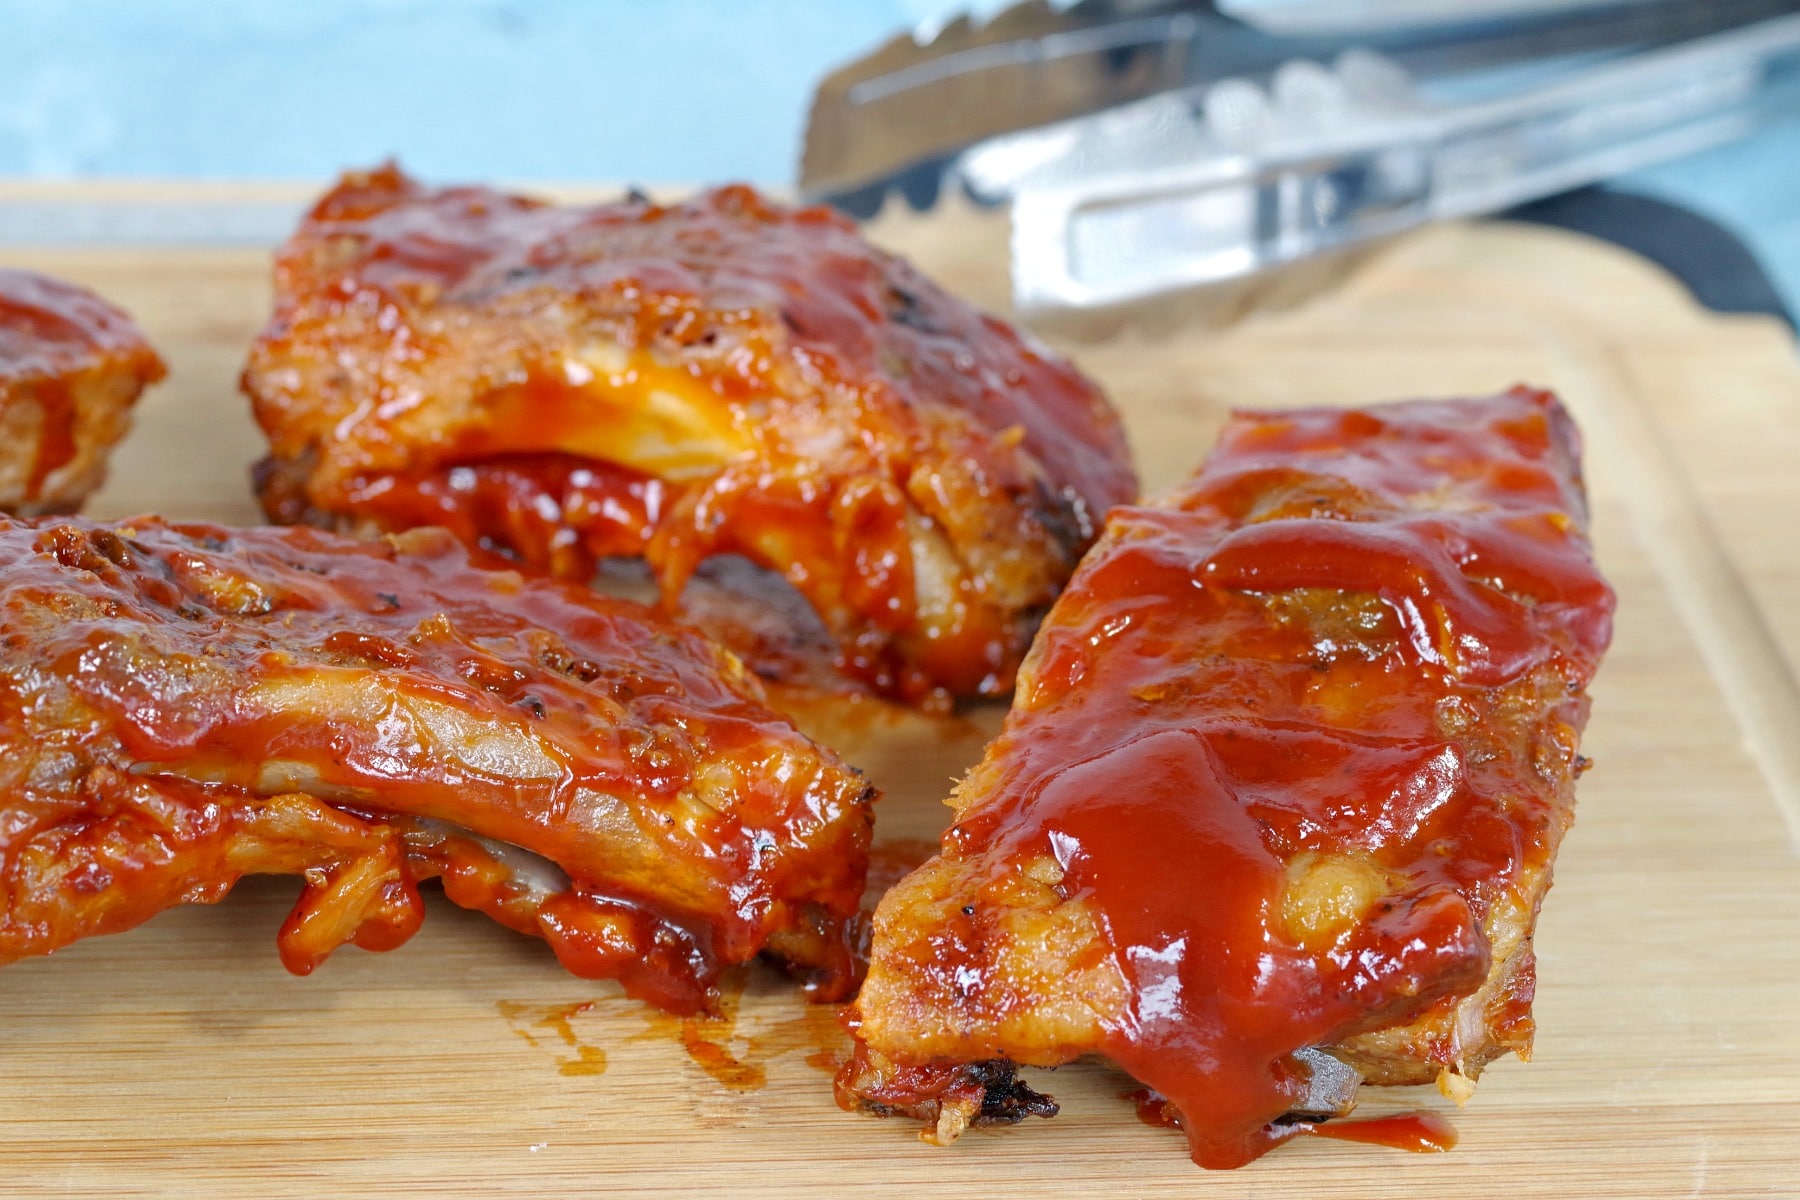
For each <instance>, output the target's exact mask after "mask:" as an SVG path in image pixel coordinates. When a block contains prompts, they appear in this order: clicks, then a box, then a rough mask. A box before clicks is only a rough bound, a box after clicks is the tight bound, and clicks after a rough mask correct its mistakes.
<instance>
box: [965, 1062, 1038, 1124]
mask: <svg viewBox="0 0 1800 1200" xmlns="http://www.w3.org/2000/svg"><path fill="white" fill-rule="evenodd" d="M965 1078H967V1079H968V1081H969V1082H970V1083H973V1084H976V1085H978V1086H979V1087H980V1088H981V1111H980V1112H979V1113H978V1114H976V1117H975V1124H977V1125H1017V1124H1018V1123H1019V1122H1020V1121H1023V1120H1024V1119H1025V1118H1026V1117H1054V1116H1055V1115H1056V1114H1057V1112H1058V1111H1059V1107H1058V1105H1057V1103H1056V1101H1055V1100H1053V1099H1051V1098H1050V1097H1049V1096H1046V1095H1044V1094H1043V1093H1042V1092H1039V1091H1036V1090H1034V1089H1033V1088H1032V1087H1030V1086H1029V1085H1028V1084H1026V1083H1025V1082H1024V1081H1023V1080H1021V1079H1020V1078H1019V1069H1018V1067H1017V1066H1015V1065H1014V1064H1013V1063H1012V1062H1011V1060H1009V1059H1004V1058H990V1059H988V1060H987V1061H985V1062H978V1063H970V1064H969V1066H968V1068H967V1069H966V1072H965Z"/></svg>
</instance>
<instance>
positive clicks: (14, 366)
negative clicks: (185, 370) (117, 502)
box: [0, 268, 163, 514]
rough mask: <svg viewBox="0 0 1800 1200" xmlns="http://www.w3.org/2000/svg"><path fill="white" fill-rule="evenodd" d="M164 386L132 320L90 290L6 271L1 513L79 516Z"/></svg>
mask: <svg viewBox="0 0 1800 1200" xmlns="http://www.w3.org/2000/svg"><path fill="white" fill-rule="evenodd" d="M162 377H163V364H162V360H161V359H160V358H158V357H157V356H156V352H155V351H154V350H152V349H151V348H150V343H149V342H147V341H145V340H144V335H143V334H142V333H141V332H140V331H139V330H138V327H137V326H136V325H134V324H133V323H132V321H131V318H130V317H128V316H126V315H125V314H124V313H122V312H120V311H119V310H118V309H116V308H114V307H113V306H112V305H110V304H108V303H107V302H106V301H104V300H102V299H101V298H100V297H98V296H96V295H94V294H93V293H92V292H90V291H88V290H87V289H86V288H80V287H76V286H75V285H74V284H72V283H64V282H62V281H61V280H58V279H50V278H48V277H46V276H43V275H37V274H34V273H32V272H30V271H16V270H10V269H6V268H0V512H9V513H27V514H29V513H46V512H71V511H73V510H75V509H77V508H80V507H81V505H82V502H83V501H85V500H86V499H87V498H88V495H89V494H90V493H91V492H93V491H94V489H95V488H98V487H99V486H100V484H101V482H102V481H104V480H105V478H106V456H107V453H108V452H109V451H110V450H111V449H112V448H113V446H114V445H115V444H116V443H117V442H118V440H119V439H120V438H122V437H124V436H125V431H126V429H128V428H129V427H130V424H131V406H132V405H133V404H135V403H137V398H138V394H139V393H140V392H142V391H143V390H144V388H145V387H146V386H148V385H149V384H152V383H155V382H156V381H157V380H159V379H161V378H162Z"/></svg>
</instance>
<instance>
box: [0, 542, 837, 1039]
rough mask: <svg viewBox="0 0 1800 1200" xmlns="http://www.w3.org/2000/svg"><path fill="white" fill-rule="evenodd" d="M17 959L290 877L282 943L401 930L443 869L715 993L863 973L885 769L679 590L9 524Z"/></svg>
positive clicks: (7, 797) (312, 944)
mask: <svg viewBox="0 0 1800 1200" xmlns="http://www.w3.org/2000/svg"><path fill="white" fill-rule="evenodd" d="M0 561H4V562H5V564H6V567H5V569H4V571H3V572H0V962H7V961H11V960H14V959H18V958H21V957H24V956H26V955H33V954H45V953H48V952H50V951H52V950H55V949H57V948H58V947H61V946H65V945H67V944H68V943H70V942H71V941H74V940H75V939H77V938H81V937H85V936H89V935H92V934H98V933H109V932H113V931H117V930H122V929H127V928H130V927H131V926H134V925H136V924H138V923H140V922H142V921H144V920H145V919H147V918H148V917H150V916H152V915H153V914H155V913H156V912H158V911H160V910H162V909H163V908H166V907H168V906H170V905H172V904H177V903H184V902H195V901H201V902H210V901H214V900H218V899H219V898H221V897H222V896H224V894H225V893H226V892H228V891H229V890H230V888H231V887H232V885H233V883H234V882H235V881H236V880H237V879H238V878H239V877H241V876H243V875H245V874H249V873H252V872H297V873H302V874H304V875H305V877H306V881H307V882H306V887H305V890H304V892H303V894H302V896H301V899H300V901H299V903H298V905H297V907H296V908H295V910H294V913H293V916H292V917H290V918H289V920H288V922H287V924H286V926H285V927H284V928H283V929H282V931H281V936H280V943H279V944H280V948H281V953H282V958H283V961H284V962H285V963H286V965H287V966H288V967H289V969H291V970H293V971H296V972H298V973H302V974H304V973H306V972H308V971H310V970H311V969H312V968H313V967H314V966H315V965H316V964H317V963H319V962H320V961H321V960H322V959H323V958H324V957H325V956H326V955H327V954H328V953H329V952H330V951H331V950H332V948H333V947H335V946H337V945H339V944H340V943H342V942H345V941H355V942H357V943H358V944H359V945H363V946H367V947H369V948H372V949H382V948H387V947H390V946H394V945H397V944H399V943H400V942H402V941H404V940H406V938H407V937H408V936H409V935H410V934H411V933H412V932H413V931H414V930H415V929H416V928H417V926H418V924H419V921H420V918H421V915H422V910H421V907H420V900H419V893H418V887H417V885H418V882H419V881H420V880H422V879H426V878H430V877H436V876H441V877H442V878H443V880H444V889H445V892H446V893H447V894H448V895H449V896H450V898H451V899H452V900H454V901H456V902H457V903H459V904H464V905H466V906H469V907H473V908H478V909H481V910H483V911H486V912H489V913H490V914H492V915H493V916H495V917H496V918H498V919H499V920H501V921H503V922H505V923H507V924H509V925H511V926H513V927H515V928H518V929H522V930H525V931H527V932H530V933H535V934H537V935H539V936H541V937H543V938H545V939H546V940H547V941H548V942H549V943H550V945H551V947H552V948H553V949H554V950H555V952H556V954H557V956H558V958H560V959H561V960H562V962H563V964H564V965H565V966H567V967H568V968H569V969H570V970H572V971H574V972H575V973H577V974H580V975H584V976H589V977H596V978H601V977H605V978H617V979H619V980H620V981H621V982H622V983H623V985H624V987H625V988H626V990H627V991H629V992H632V993H633V994H635V995H639V996H642V997H645V998H647V999H649V1000H652V1001H654V1002H656V1003H658V1004H661V1005H663V1006H665V1007H668V1008H671V1009H677V1010H693V1009H698V1008H703V1007H705V1006H706V1005H707V1004H708V1003H709V1001H710V999H711V997H712V995H713V994H714V993H713V990H712V989H713V985H714V980H715V976H716V974H717V972H718V970H719V969H720V967H721V966H723V965H725V964H732V963H740V962H744V961H746V960H748V959H750V958H751V957H753V956H755V955H756V954H757V953H759V952H761V951H765V950H766V951H768V952H770V953H771V954H772V955H773V956H774V957H775V958H777V959H779V960H781V961H783V962H785V963H786V964H787V965H789V966H790V967H792V968H794V969H795V970H796V971H798V972H801V973H803V974H807V975H808V976H809V977H810V981H811V982H812V983H813V984H814V985H815V986H816V988H817V989H818V990H819V991H820V992H821V993H822V994H824V995H833V994H842V993H844V992H847V991H848V989H849V988H850V987H851V986H852V983H853V963H852V951H853V949H854V945H853V943H854V932H853V930H854V927H855V922H856V914H857V906H858V900H859V898H860V894H861V891H862V886H863V876H864V872H865V869H866V865H867V848H868V840H869V826H870V801H871V799H872V789H870V788H869V787H868V786H867V785H866V784H865V782H864V781H863V780H862V778H861V777H860V776H859V775H858V774H857V773H856V772H854V771H852V770H851V769H849V768H847V767H845V766H844V765H843V764H842V763H840V762H839V761H838V760H837V759H836V758H835V757H834V756H833V755H832V754H831V753H830V752H829V751H826V750H824V749H822V748H820V747H818V746H816V745H814V744H813V743H811V742H810V741H808V740H807V739H806V738H804V737H802V736H801V735H800V734H799V733H798V732H797V731H796V730H795V729H794V728H793V726H792V725H790V724H789V723H788V722H787V721H786V719H784V718H782V717H780V716H779V715H777V714H776V713H774V712H772V711H771V710H769V709H768V708H767V707H765V706H764V705H763V703H762V702H761V700H760V695H761V690H760V687H759V685H758V683H757V681H756V680H755V679H754V678H753V677H751V676H750V675H749V674H748V673H747V672H746V671H745V670H744V668H743V667H742V665H741V664H740V663H739V662H738V661H737V660H736V659H735V658H734V657H733V656H732V655H730V654H729V653H728V652H726V651H723V650H720V649H718V648H716V647H715V646H713V645H712V644H711V643H709V642H707V641H706V640H705V639H703V638H701V637H700V636H699V635H697V634H695V633H693V632H690V631H687V630H684V629H682V628H680V627H678V626H675V625H673V624H671V623H669V622H667V621H666V620H664V619H663V618H661V617H659V616H658V615H657V614H656V613H655V612H654V611H653V610H651V609H647V608H644V607H642V606H639V605H634V604H630V603H627V602H624V601H618V600H610V599H607V598H604V597H602V596H599V595H597V594H595V593H593V592H591V591H589V590H588V589H586V588H583V587H577V586H573V585H568V584H564V583H560V582H557V581H554V580H544V579H538V580H527V579H524V578H521V577H520V576H519V575H518V574H516V573H515V572H512V571H485V570H479V569H476V568H474V567H471V566H470V565H469V563H468V556H467V552H466V550H465V549H464V548H463V547H462V546H461V545H460V544H458V543H457V542H455V541H454V540H453V539H452V538H451V537H450V536H449V535H448V534H446V533H444V532H443V531H442V530H420V531H416V532H413V533H409V534H404V535H400V536H397V537H395V538H392V539H388V540H385V541H377V542H369V543H365V542H358V541H353V540H350V539H347V538H342V537H339V536H337V535H334V534H329V533H325V532H321V531H317V530H312V529H304V528H301V529H274V530H268V529H265V530H243V531H229V530H225V529H221V528H217V527H212V526H205V525H174V524H167V523H164V522H162V521H160V520H157V519H155V518H142V519H137V520H132V521H127V522H124V523H121V524H117V525H111V526H103V525H95V524H90V523H86V522H76V521H72V520H67V521H52V520H40V521H37V522H28V521H15V520H10V519H6V518H0Z"/></svg>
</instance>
